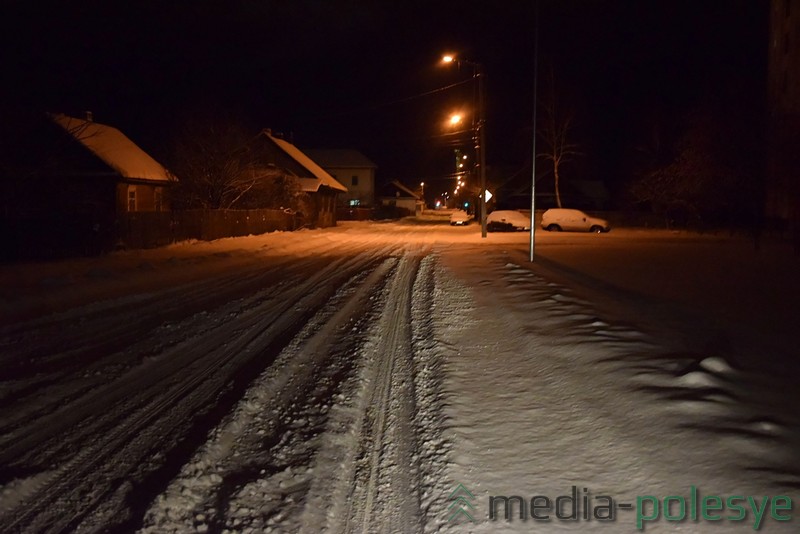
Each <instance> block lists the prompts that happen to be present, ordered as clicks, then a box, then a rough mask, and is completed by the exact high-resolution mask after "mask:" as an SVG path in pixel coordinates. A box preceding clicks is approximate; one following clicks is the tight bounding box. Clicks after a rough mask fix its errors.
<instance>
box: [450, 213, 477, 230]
mask: <svg viewBox="0 0 800 534" xmlns="http://www.w3.org/2000/svg"><path fill="white" fill-rule="evenodd" d="M471 220H472V215H470V214H469V213H467V212H466V211H464V210H456V211H454V212H453V213H451V214H450V226H463V225H465V224H469V222H470V221H471Z"/></svg>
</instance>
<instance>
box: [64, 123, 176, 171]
mask: <svg viewBox="0 0 800 534" xmlns="http://www.w3.org/2000/svg"><path fill="white" fill-rule="evenodd" d="M50 117H51V118H52V119H53V121H54V122H55V123H56V124H58V125H59V126H61V127H62V128H63V129H64V130H65V131H66V132H67V133H68V134H69V135H71V136H72V137H73V138H74V139H75V140H76V141H78V142H79V143H81V144H82V145H83V146H85V147H86V148H88V149H89V151H91V152H92V153H93V154H94V155H95V156H97V157H98V158H99V159H100V160H102V161H103V162H104V163H105V164H106V165H108V166H109V167H111V168H112V169H114V171H115V172H117V173H118V174H119V175H120V176H122V177H124V178H130V179H138V180H151V181H158V182H167V181H170V179H172V178H173V177H172V176H171V175H170V173H169V171H167V169H165V168H164V167H163V166H162V165H161V164H160V163H158V162H157V161H156V160H154V159H153V158H152V157H150V155H148V154H147V153H146V152H145V151H144V150H142V149H141V148H139V147H138V146H137V145H136V144H135V143H134V142H133V141H131V140H130V139H128V137H126V136H125V135H124V134H123V133H122V132H120V131H119V130H117V129H116V128H112V127H111V126H106V125H105V124H100V123H97V122H92V121H87V120H83V119H76V118H74V117H68V116H66V115H63V114H60V113H59V114H54V115H51V116H50Z"/></svg>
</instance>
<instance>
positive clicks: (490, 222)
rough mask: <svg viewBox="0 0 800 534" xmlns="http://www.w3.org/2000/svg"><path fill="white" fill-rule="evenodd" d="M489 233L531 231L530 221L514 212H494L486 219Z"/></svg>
mask: <svg viewBox="0 0 800 534" xmlns="http://www.w3.org/2000/svg"><path fill="white" fill-rule="evenodd" d="M486 229H487V230H488V231H490V232H516V231H523V230H530V229H531V219H530V217H528V216H527V215H525V214H524V213H520V212H519V211H515V210H495V211H493V212H492V213H490V214H489V216H488V217H486Z"/></svg>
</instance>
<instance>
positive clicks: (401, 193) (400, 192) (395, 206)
mask: <svg viewBox="0 0 800 534" xmlns="http://www.w3.org/2000/svg"><path fill="white" fill-rule="evenodd" d="M379 193H380V196H379V197H378V202H379V204H380V206H381V208H383V211H387V210H388V211H394V212H396V214H397V215H398V216H404V215H413V214H415V213H416V212H417V210H419V209H421V207H422V197H420V195H418V194H417V193H415V192H414V191H412V190H411V189H409V188H408V187H406V186H405V185H403V184H402V183H400V182H399V181H397V180H392V181H391V182H389V183H388V184H385V185H383V186H382V187H381V188H380V191H379Z"/></svg>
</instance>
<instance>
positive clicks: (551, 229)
mask: <svg viewBox="0 0 800 534" xmlns="http://www.w3.org/2000/svg"><path fill="white" fill-rule="evenodd" d="M547 231H548V232H560V231H561V227H560V226H559V225H557V224H551V225H550V226H548V227H547Z"/></svg>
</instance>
